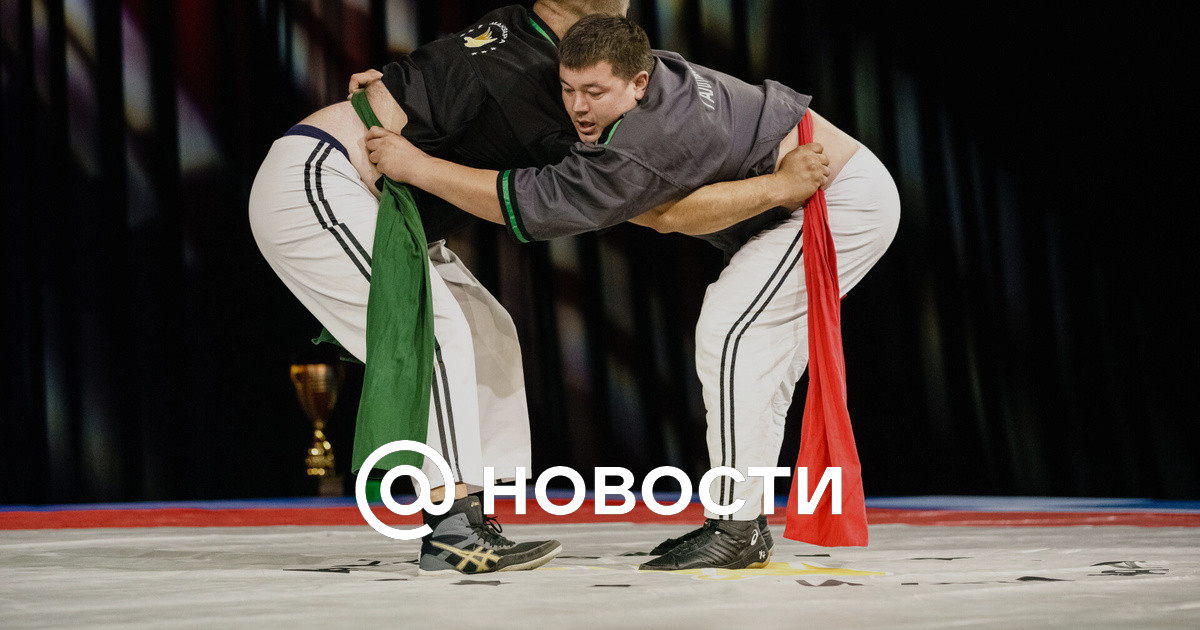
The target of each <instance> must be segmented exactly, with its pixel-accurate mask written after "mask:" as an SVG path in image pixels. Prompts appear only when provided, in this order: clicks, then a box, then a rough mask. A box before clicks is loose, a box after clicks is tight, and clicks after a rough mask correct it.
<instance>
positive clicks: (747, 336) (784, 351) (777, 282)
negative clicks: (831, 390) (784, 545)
mask: <svg viewBox="0 0 1200 630" xmlns="http://www.w3.org/2000/svg"><path fill="white" fill-rule="evenodd" d="M825 200H826V203H827V206H828V209H829V228H830V231H831V232H832V234H833V242H834V247H835V249H836V250H837V264H838V279H839V285H840V289H841V292H842V295H843V296H844V295H845V294H846V292H847V291H849V290H850V289H852V288H854V286H855V285H856V284H858V283H859V281H860V280H862V279H863V276H865V275H866V274H867V271H869V270H870V269H871V267H873V266H874V265H875V263H876V262H878V261H879V259H880V257H882V256H883V252H884V251H885V250H887V248H888V245H889V244H891V242H892V238H893V237H894V236H895V235H896V228H897V226H898V224H899V219H900V197H899V194H898V193H897V191H896V184H895V182H893V181H892V177H891V175H889V174H888V172H887V169H886V168H884V166H883V164H882V163H881V162H880V161H879V159H878V158H877V157H875V155H874V154H873V153H871V152H870V151H868V150H867V148H866V147H864V146H860V147H859V149H858V151H857V152H855V154H854V156H853V157H851V159H850V161H849V162H848V163H847V164H846V165H845V166H844V167H843V168H842V170H841V171H840V172H839V173H838V176H837V178H836V179H835V180H834V181H833V182H832V183H831V184H830V185H829V187H828V188H827V189H826V190H825ZM803 217H804V213H803V210H798V211H796V212H795V213H793V214H792V216H791V218H789V219H787V220H786V221H783V222H781V223H779V224H777V225H775V226H773V227H771V228H769V229H767V230H764V231H763V232H761V233H759V234H758V235H756V236H755V237H754V238H753V239H751V240H750V241H749V242H748V243H746V244H745V245H743V246H742V248H741V249H740V250H738V252H737V253H736V254H734V255H733V258H732V259H731V260H730V262H729V265H728V266H726V267H725V269H724V270H723V271H722V272H721V276H720V278H718V279H717V281H716V282H714V283H713V284H712V285H710V286H709V287H708V291H707V293H705V295H704V303H703V306H702V307H701V310H700V320H699V322H698V323H697V324H696V369H697V372H698V373H699V375H700V383H701V385H702V387H703V393H704V405H705V408H706V410H707V419H708V430H707V434H706V438H707V440H708V454H709V461H710V463H711V466H712V467H714V468H715V467H717V466H730V467H732V468H736V469H737V470H738V471H739V472H741V473H742V474H743V475H746V474H747V472H748V470H747V469H748V468H750V467H752V466H777V465H780V464H779V450H780V447H781V445H782V442H783V427H784V421H785V419H786V417H787V412H788V407H790V406H791V403H792V392H793V391H794V390H795V388H796V382H797V381H799V380H800V376H801V375H802V374H803V373H804V369H805V367H806V366H807V364H808V322H807V316H808V297H807V292H806V291H805V286H804V267H803V262H802V260H803V256H802V253H801V249H802V247H801V224H802V223H803ZM850 369H853V367H851V368H850ZM782 465H783V466H785V467H787V468H791V467H792V466H794V463H792V462H787V463H784V464H782ZM810 491H811V490H810ZM710 496H711V498H712V500H713V501H714V502H715V503H717V504H718V505H730V504H732V503H734V502H735V501H736V500H738V499H741V500H744V501H745V504H744V505H743V506H742V507H741V508H740V509H738V511H737V512H736V513H734V514H733V515H731V516H725V517H721V518H726V519H733V520H751V519H754V518H756V517H757V516H758V515H759V514H761V513H762V499H763V480H762V478H761V477H756V478H750V479H748V480H747V481H745V482H735V481H734V480H733V479H731V478H724V477H722V478H719V479H718V480H717V481H715V482H714V483H713V485H712V487H711V493H710ZM705 516H706V517H708V518H718V516H717V515H716V514H713V513H712V512H708V511H706V512H705Z"/></svg>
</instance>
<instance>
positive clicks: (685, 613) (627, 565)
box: [0, 497, 1200, 630]
mask: <svg viewBox="0 0 1200 630" xmlns="http://www.w3.org/2000/svg"><path fill="white" fill-rule="evenodd" d="M867 505H868V520H869V521H870V522H871V526H870V535H871V543H870V546H869V547H866V548H821V547H815V546H812V545H807V544H802V543H797V542H793V541H789V540H786V539H784V538H783V537H782V534H783V527H782V522H783V521H782V516H781V515H780V514H777V515H776V516H775V517H774V518H773V519H772V523H773V525H774V526H773V530H774V531H773V533H774V537H775V541H776V547H775V553H774V557H773V561H772V563H771V565H770V566H769V567H768V568H766V569H758V570H742V571H726V570H704V571H690V572H680V573H663V572H641V571H638V570H637V566H638V564H640V563H641V562H642V561H644V560H645V556H644V555H640V554H643V553H644V552H645V551H648V550H649V549H651V548H652V547H653V546H654V545H656V544H657V543H659V542H661V541H662V540H664V539H665V538H667V537H670V536H678V535H679V534H681V533H683V532H684V531H686V530H688V529H690V528H691V527H693V526H695V525H696V524H699V523H700V522H701V521H702V513H701V508H700V506H699V505H693V506H691V507H690V508H689V509H688V510H686V511H685V512H684V513H683V514H681V515H678V516H673V517H660V516H657V515H654V514H652V513H650V512H649V511H648V510H646V509H645V508H644V506H639V508H638V509H637V510H635V511H634V512H633V513H631V514H627V515H623V516H615V517H597V516H595V515H594V514H593V513H592V512H593V510H592V509H591V506H590V505H586V504H585V506H584V509H582V510H579V512H577V513H576V514H574V515H571V516H569V517H554V516H550V515H547V514H545V513H544V512H540V511H538V510H537V506H536V503H532V502H531V503H530V514H529V515H527V516H516V515H514V514H512V502H511V500H510V501H508V502H507V503H505V502H500V504H499V507H498V512H499V513H498V516H499V518H500V519H501V523H503V524H504V534H505V535H506V536H508V537H510V538H512V539H514V540H532V539H545V538H555V539H558V540H560V541H561V542H562V543H563V552H562V554H561V555H559V556H558V558H557V559H555V560H554V561H552V562H551V563H549V564H548V565H546V566H545V567H543V568H541V569H538V570H535V571H527V572H506V573H493V574H487V575H481V576H474V577H468V576H463V575H435V576H418V575H417V568H416V564H415V559H416V554H417V550H418V544H419V543H417V542H415V541H414V542H397V541H393V540H391V539H389V538H385V537H384V536H382V535H380V534H378V533H376V532H375V531H373V530H371V529H370V528H369V527H367V526H366V525H364V524H362V523H363V521H362V517H361V516H360V515H359V514H358V511H357V508H356V507H355V506H354V503H353V500H352V499H340V498H339V499H295V500H292V499H289V500H271V501H228V502H202V503H164V504H123V505H116V504H106V505H87V506H84V505H75V506H50V507H45V506H39V507H30V506H7V507H0V530H2V531H0V628H76V627H89V628H123V629H127V628H198V627H234V628H277V627H287V628H290V629H295V628H344V627H352V628H359V627H368V628H369V627H395V628H487V629H489V630H499V629H503V628H530V627H536V628H539V629H547V630H548V629H551V628H617V627H625V628H729V629H732V628H749V629H754V630H758V629H766V628H800V627H813V628H944V627H955V628H1001V627H1003V628H1048V627H1059V628H1151V627H1152V628H1167V627H1178V628H1200V502H1178V501H1176V502H1162V501H1158V502H1154V501H1142V500H1117V499H1026V498H997V497H987V498H972V497H908V498H889V499H868V501H867ZM376 513H377V514H379V515H380V516H381V517H384V516H385V515H386V516H391V518H390V519H389V518H384V520H385V521H386V522H389V523H412V522H415V521H413V520H412V519H409V518H403V517H395V516H392V515H388V514H387V513H386V511H385V510H383V509H382V508H380V509H377V510H376Z"/></svg>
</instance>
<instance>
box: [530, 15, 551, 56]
mask: <svg viewBox="0 0 1200 630" xmlns="http://www.w3.org/2000/svg"><path fill="white" fill-rule="evenodd" d="M529 25H530V26H532V27H533V30H535V31H537V32H538V33H539V34H540V35H541V36H542V37H545V38H546V41H548V42H550V43H551V44H554V47H555V48H558V39H556V38H555V37H554V36H553V35H551V34H550V32H551V31H550V27H549V26H548V25H546V24H545V23H544V22H542V20H541V18H539V17H538V16H537V14H536V13H535V14H533V15H530V16H529Z"/></svg>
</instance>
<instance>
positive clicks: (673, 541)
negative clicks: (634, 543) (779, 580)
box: [650, 514, 775, 556]
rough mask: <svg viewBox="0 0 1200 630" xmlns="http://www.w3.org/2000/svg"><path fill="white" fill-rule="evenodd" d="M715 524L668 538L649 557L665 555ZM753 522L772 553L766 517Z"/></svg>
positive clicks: (651, 551) (711, 520)
mask: <svg viewBox="0 0 1200 630" xmlns="http://www.w3.org/2000/svg"><path fill="white" fill-rule="evenodd" d="M716 522H717V521H716V520H715V519H711V518H710V519H708V520H706V521H704V524H703V525H701V526H700V527H697V528H696V529H693V530H692V531H690V532H688V533H686V534H684V535H682V536H680V537H679V538H668V539H666V540H664V541H662V542H661V543H659V544H658V546H657V547H655V548H654V549H651V550H650V555H652V556H661V555H663V554H664V553H667V552H668V551H670V550H672V549H674V548H675V547H676V546H677V545H679V544H680V543H685V542H687V541H689V540H691V539H693V538H695V537H696V536H699V535H700V533H701V532H703V531H704V530H705V529H707V528H708V527H709V526H710V525H709V523H712V524H713V526H715V524H716ZM754 522H755V523H758V531H759V533H761V534H762V537H763V540H764V541H766V543H767V551H768V552H774V551H775V541H774V540H773V539H772V538H771V528H770V526H768V525H767V515H766V514H759V515H758V518H757V519H755V520H754Z"/></svg>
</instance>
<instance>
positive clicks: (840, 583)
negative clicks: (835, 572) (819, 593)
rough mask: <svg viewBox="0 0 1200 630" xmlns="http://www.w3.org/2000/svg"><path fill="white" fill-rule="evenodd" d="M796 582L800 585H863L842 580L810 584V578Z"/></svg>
mask: <svg viewBox="0 0 1200 630" xmlns="http://www.w3.org/2000/svg"><path fill="white" fill-rule="evenodd" d="M796 583H797V584H799V585H800V586H843V585H844V586H862V584H859V583H857V582H843V581H841V580H825V581H824V582H821V583H820V584H809V583H808V580H796Z"/></svg>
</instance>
